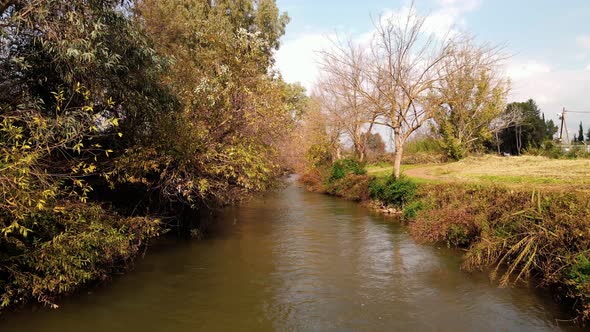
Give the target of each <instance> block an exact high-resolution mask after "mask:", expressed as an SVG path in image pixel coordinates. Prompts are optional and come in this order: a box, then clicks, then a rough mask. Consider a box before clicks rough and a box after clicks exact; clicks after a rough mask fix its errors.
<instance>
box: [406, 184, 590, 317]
mask: <svg viewBox="0 0 590 332" xmlns="http://www.w3.org/2000/svg"><path fill="white" fill-rule="evenodd" d="M418 198H419V199H420V200H422V201H423V202H425V204H426V205H427V206H428V207H429V208H428V209H427V210H423V211H419V212H418V213H417V216H416V218H415V219H414V220H413V221H412V222H411V224H410V231H411V233H412V235H413V236H414V237H415V238H416V239H418V240H423V241H429V242H446V243H447V244H449V245H453V246H460V247H464V248H466V249H467V253H466V255H465V261H464V264H463V268H464V269H465V270H467V271H472V270H483V269H488V268H491V274H490V276H491V278H492V279H493V280H497V281H498V282H499V284H500V285H501V286H507V285H509V284H515V283H519V282H523V281H527V280H529V279H530V278H534V279H536V280H540V281H541V285H542V286H547V287H552V288H554V289H558V290H559V294H558V295H560V296H561V299H562V301H563V302H568V303H570V304H571V305H572V307H573V308H574V310H575V311H576V313H577V319H578V320H579V321H581V322H583V321H588V320H589V319H590V262H589V260H588V257H590V255H589V253H590V219H589V217H588V216H589V215H590V200H589V198H590V197H589V195H588V194H587V193H584V192H581V191H580V192H575V191H574V192H569V191H568V192H563V191H548V190H547V191H545V192H543V193H541V192H538V191H531V190H527V189H519V190H516V189H509V188H504V187H496V186H481V185H479V186H477V185H457V184H453V185H451V184H429V185H424V186H421V188H420V189H419V193H418Z"/></svg>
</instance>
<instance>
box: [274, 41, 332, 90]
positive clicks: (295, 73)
mask: <svg viewBox="0 0 590 332" xmlns="http://www.w3.org/2000/svg"><path fill="white" fill-rule="evenodd" d="M330 38H333V35H328V34H323V33H307V34H302V35H300V36H298V37H296V38H293V39H291V40H287V41H285V42H283V45H282V46H281V48H280V49H279V51H278V52H277V54H276V60H277V62H276V67H277V68H278V69H279V70H280V71H281V73H282V75H283V78H284V79H285V80H286V81H287V82H300V83H301V84H302V85H303V86H304V87H305V88H306V89H307V90H308V91H310V90H311V88H312V87H313V85H314V83H315V82H316V80H317V78H318V75H319V68H318V61H319V59H320V55H319V53H318V52H320V51H321V50H322V49H325V48H326V47H328V46H329V45H330V43H331V41H330Z"/></svg>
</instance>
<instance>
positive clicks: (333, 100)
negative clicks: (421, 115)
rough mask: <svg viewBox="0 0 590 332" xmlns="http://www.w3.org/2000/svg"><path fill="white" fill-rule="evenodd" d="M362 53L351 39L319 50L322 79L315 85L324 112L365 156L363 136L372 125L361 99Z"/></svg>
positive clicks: (359, 154)
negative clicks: (327, 48)
mask: <svg viewBox="0 0 590 332" xmlns="http://www.w3.org/2000/svg"><path fill="white" fill-rule="evenodd" d="M365 66H366V55H365V51H364V50H363V48H362V47H360V46H358V45H355V44H354V42H353V41H352V40H347V41H346V42H340V41H336V42H334V43H333V47H332V48H331V49H330V50H324V51H322V60H321V63H320V68H321V71H322V78H321V79H320V82H319V83H318V85H317V89H318V93H319V95H320V96H322V100H323V103H324V105H325V109H326V111H327V112H328V113H329V114H330V116H331V117H332V118H333V119H334V121H337V122H339V123H340V125H341V127H342V129H343V130H344V133H345V134H346V136H347V137H348V138H349V139H350V140H351V142H352V145H353V148H354V151H355V154H356V156H357V157H358V159H359V161H361V162H363V161H365V158H366V148H367V147H366V146H367V137H368V136H367V135H364V134H365V132H371V130H372V128H373V125H374V122H373V121H374V120H375V116H374V112H372V110H371V108H370V107H369V106H370V105H368V104H367V102H366V99H365V98H364V89H365V87H366V85H367V77H366V72H365V71H364V68H365Z"/></svg>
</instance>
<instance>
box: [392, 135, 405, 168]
mask: <svg viewBox="0 0 590 332" xmlns="http://www.w3.org/2000/svg"><path fill="white" fill-rule="evenodd" d="M393 138H394V141H395V152H394V159H393V177H394V178H396V179H399V177H400V176H401V167H402V155H403V153H404V146H403V142H402V137H401V133H400V132H399V129H394V130H393Z"/></svg>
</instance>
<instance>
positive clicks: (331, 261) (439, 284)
mask: <svg viewBox="0 0 590 332" xmlns="http://www.w3.org/2000/svg"><path fill="white" fill-rule="evenodd" d="M217 223H218V225H219V226H218V227H217V230H216V231H215V232H213V234H211V235H210V236H208V237H207V239H206V240H203V241H187V242H181V243H179V242H178V241H169V242H168V243H160V244H158V245H156V246H155V247H152V248H151V249H150V250H149V251H148V253H147V255H146V257H145V258H143V259H139V260H138V261H137V264H136V266H135V269H134V270H133V271H131V272H129V273H128V274H126V275H125V276H122V277H117V278H115V279H114V280H113V281H112V282H110V283H108V285H105V286H103V287H99V288H98V289H94V290H92V291H86V292H84V293H82V294H79V295H75V296H73V297H70V298H68V299H65V300H64V301H62V302H61V303H60V309H59V310H48V309H40V310H36V311H35V312H31V310H30V309H29V310H24V311H21V312H18V313H11V314H5V315H3V316H0V331H2V332H12V331H23V332H28V331H60V332H69V331H97V332H98V331H100V332H104V331H126V332H132V331H142V332H145V331H478V332H483V331H558V330H564V329H565V327H564V326H562V325H563V324H561V325H560V324H557V323H556V318H564V317H566V316H567V315H565V314H564V313H563V312H561V311H560V310H559V307H558V306H557V305H555V304H554V303H553V301H552V300H551V298H550V297H549V296H548V295H547V294H545V293H544V292H541V291H538V290H535V289H528V288H508V289H499V288H497V287H496V286H495V285H494V284H493V283H490V282H489V280H488V277H487V275H486V274H468V273H464V272H461V271H460V269H459V265H460V255H459V254H458V253H457V252H452V251H450V250H448V249H445V248H438V247H434V246H428V245H419V244H416V242H414V241H413V240H412V239H411V238H410V236H409V235H408V234H407V233H406V230H405V229H404V228H403V227H400V226H398V225H396V224H395V223H394V222H391V221H388V220H386V219H385V218H384V217H383V216H381V215H379V214H375V213H372V212H371V211H369V210H367V209H365V208H363V207H361V206H359V205H358V204H355V203H351V202H346V201H344V200H340V199H337V198H332V197H328V196H323V195H319V194H313V193H308V192H306V191H304V190H303V189H302V188H299V187H297V186H296V185H294V184H291V185H290V186H289V187H287V188H286V189H285V190H282V191H280V192H278V193H273V194H271V195H268V196H267V197H263V198H260V199H256V200H254V201H252V202H249V203H247V204H245V205H244V206H242V207H239V208H231V209H227V210H226V211H224V212H223V213H222V215H221V217H220V218H219V219H218V220H217Z"/></svg>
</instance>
